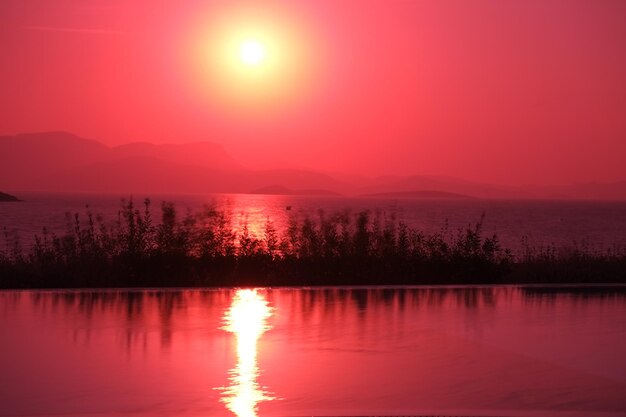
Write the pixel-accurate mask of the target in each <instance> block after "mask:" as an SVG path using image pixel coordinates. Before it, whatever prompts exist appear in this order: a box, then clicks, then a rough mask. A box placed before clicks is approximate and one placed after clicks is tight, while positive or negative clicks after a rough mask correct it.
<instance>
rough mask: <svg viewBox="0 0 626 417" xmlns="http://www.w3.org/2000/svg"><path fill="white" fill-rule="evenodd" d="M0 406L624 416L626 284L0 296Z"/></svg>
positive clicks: (174, 412)
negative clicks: (575, 286)
mask: <svg viewBox="0 0 626 417" xmlns="http://www.w3.org/2000/svg"><path fill="white" fill-rule="evenodd" d="M0 340H1V341H2V342H1V344H0V370H1V372H0V416H100V415H102V416H105V415H106V416H144V415H145V416H147V415H150V416H238V417H254V416H259V417H260V416H287V415H290V416H297V415H420V414H431V415H432V414H438V415H441V414H447V415H505V416H507V415H511V416H518V415H519V416H525V415H528V416H534V415H564V416H565V415H567V416H570V415H580V416H583V415H584V416H588V415H598V416H604V415H626V395H625V393H626V355H624V353H625V352H626V287H619V286H614V287H603V288H599V287H585V288H580V287H578V288H563V287H446V288H428V287H410V288H364V289H350V288H332V289H331V288H328V289H304V288H298V289H273V290H269V289H268V290H265V289H257V290H241V289H239V290H237V289H224V290H171V291H161V290H136V291H132V290H131V291H117V290H108V291H26V292H20V291H6V292H0Z"/></svg>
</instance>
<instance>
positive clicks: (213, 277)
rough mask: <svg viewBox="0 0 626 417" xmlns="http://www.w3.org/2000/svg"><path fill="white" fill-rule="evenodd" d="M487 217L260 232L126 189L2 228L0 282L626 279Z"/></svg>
mask: <svg viewBox="0 0 626 417" xmlns="http://www.w3.org/2000/svg"><path fill="white" fill-rule="evenodd" d="M483 219H484V216H483V217H482V218H481V219H480V220H479V221H478V222H477V223H476V224H475V225H473V226H471V227H468V228H466V229H465V230H457V231H450V230H448V228H447V226H444V227H443V228H442V229H441V230H440V231H439V232H437V233H432V234H426V233H423V232H421V231H419V230H415V229H413V228H410V227H408V226H407V225H406V224H404V223H402V222H398V221H396V220H395V217H394V216H391V218H381V216H380V215H375V216H372V215H371V214H370V213H369V212H367V211H362V212H358V213H351V212H349V211H343V212H337V213H332V214H326V213H324V212H323V211H319V212H318V214H317V216H316V217H315V218H313V217H311V216H305V217H304V218H302V219H298V218H297V217H296V216H292V217H291V218H290V221H289V224H288V226H287V228H286V230H284V232H279V231H278V230H277V229H276V227H275V226H274V224H273V223H272V222H271V221H270V220H269V219H268V220H267V222H266V224H265V227H264V232H263V234H262V236H257V235H255V234H253V233H252V232H251V230H250V228H249V225H248V224H247V223H244V224H243V225H242V226H241V227H239V228H234V227H233V224H232V218H231V216H230V215H229V214H227V213H226V212H225V211H220V210H216V209H214V208H210V207H206V208H204V209H203V210H202V211H200V212H196V213H193V212H188V213H187V214H186V215H184V216H181V215H180V214H179V213H178V212H177V210H176V207H175V205H174V203H171V202H163V203H162V204H161V219H160V221H158V222H155V221H154V219H153V217H152V211H151V203H150V200H149V199H146V200H144V202H143V207H136V206H135V204H134V202H133V200H132V199H129V200H122V206H121V209H120V211H119V213H118V217H117V220H116V221H115V222H114V223H113V224H112V225H109V224H107V223H106V222H105V221H104V220H103V219H102V218H101V217H97V216H94V215H93V214H92V213H91V212H90V211H89V208H87V211H86V213H85V214H84V215H83V216H82V218H81V216H80V215H79V214H78V213H75V214H74V215H73V216H72V217H71V220H72V221H71V223H70V224H69V226H68V230H67V231H66V232H65V234H63V235H56V234H53V233H50V232H48V231H47V230H46V229H44V230H43V232H42V234H41V235H39V236H36V237H35V239H34V243H33V244H32V245H31V246H30V247H29V248H28V249H26V250H24V249H23V248H22V246H21V245H20V242H19V236H15V235H11V234H9V233H8V232H6V231H5V245H4V246H5V248H4V249H2V250H0V277H1V278H0V287H3V288H90V287H91V288H96V287H199V286H213V287H222V286H309V285H310V286H314V285H316V286H323V285H416V284H507V283H564V282H567V283H585V282H591V283H597V282H606V283H609V282H626V253H625V252H624V251H623V250H619V249H616V248H615V249H611V250H605V251H592V250H589V249H588V248H585V247H577V246H573V247H570V248H560V249H557V248H555V247H546V248H538V249H537V248H530V247H529V246H528V245H525V250H524V251H523V253H522V254H521V255H517V256H515V255H513V254H512V252H511V251H510V250H508V249H504V248H502V247H501V245H500V243H499V241H498V237H497V236H496V235H492V236H488V237H485V236H483V228H482V225H483Z"/></svg>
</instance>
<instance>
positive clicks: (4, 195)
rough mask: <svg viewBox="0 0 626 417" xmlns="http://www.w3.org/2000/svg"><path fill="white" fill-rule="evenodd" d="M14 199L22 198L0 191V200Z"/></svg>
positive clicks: (12, 200)
mask: <svg viewBox="0 0 626 417" xmlns="http://www.w3.org/2000/svg"><path fill="white" fill-rule="evenodd" d="M15 201H22V200H20V199H19V198H17V197H15V196H13V195H11V194H7V193H3V192H0V202H15Z"/></svg>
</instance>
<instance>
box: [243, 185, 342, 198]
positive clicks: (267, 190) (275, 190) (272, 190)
mask: <svg viewBox="0 0 626 417" xmlns="http://www.w3.org/2000/svg"><path fill="white" fill-rule="evenodd" d="M248 194H273V195H317V196H324V195H327V196H339V195H341V194H339V193H336V192H334V191H330V190H321V189H311V188H309V189H301V190H294V189H291V188H287V187H283V186H280V185H270V186H267V187H261V188H257V189H256V190H252V191H250V192H249V193H248Z"/></svg>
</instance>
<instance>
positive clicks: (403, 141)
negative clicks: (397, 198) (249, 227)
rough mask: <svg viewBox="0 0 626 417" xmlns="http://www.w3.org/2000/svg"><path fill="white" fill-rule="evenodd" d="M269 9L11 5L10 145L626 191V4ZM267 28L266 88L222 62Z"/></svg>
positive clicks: (4, 24)
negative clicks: (156, 149)
mask: <svg viewBox="0 0 626 417" xmlns="http://www.w3.org/2000/svg"><path fill="white" fill-rule="evenodd" d="M259 4H260V3H259V2H251V3H246V2H240V1H237V2H235V1H222V2H217V1H210V0H203V1H196V0H186V1H165V0H145V1H141V0H132V1H129V0H91V1H84V0H55V1H49V0H3V1H2V2H0V92H1V98H2V99H1V100H0V114H1V115H2V116H1V118H0V134H15V133H21V132H32V131H47V130H66V131H70V132H73V133H76V134H78V135H80V136H84V137H88V138H92V139H96V140H99V141H102V142H105V143H109V144H120V143H125V142H130V141H139V140H141V141H151V142H157V143H161V142H187V141H195V140H211V141H215V142H219V143H221V144H223V145H224V147H225V148H226V149H227V151H229V152H230V153H231V154H232V155H233V156H234V157H236V158H237V159H239V160H240V161H242V162H243V163H244V164H246V165H248V166H251V167H270V166H281V167H282V166H287V167H303V168H312V169H319V170H328V171H342V172H356V173H365V174H370V175H381V174H440V175H451V176H458V177H462V178H466V179H471V180H479V181H488V182H492V183H510V184H554V183H570V182H585V181H616V180H626V2H624V1H623V0H611V1H603V0H589V1H580V0H562V1H561V0H524V1H522V0H520V1H512V0H511V1H500V0H493V1H478V0H458V1H455V0H437V1H418V0H416V1H403V2H400V1H389V0H387V1H364V0H358V1H357V0H355V1H352V0H350V1H349V0H342V1H323V0H322V1H309V2H298V1H285V2H272V3H266V4H263V5H262V6H259ZM258 25H260V27H263V28H265V30H266V31H267V30H268V29H267V28H270V31H271V32H272V33H271V34H270V35H268V36H270V38H272V37H273V38H272V39H271V40H272V41H273V42H276V43H277V44H282V45H287V44H288V45H289V47H288V48H284V49H282V50H281V51H282V54H283V55H282V61H281V62H282V63H281V66H279V65H278V64H277V68H278V69H274V70H273V71H275V72H274V73H273V74H270V75H268V78H261V77H258V78H259V80H256V81H254V80H253V81H254V82H255V83H256V84H254V85H252V83H253V81H250V83H251V84H246V83H241V79H238V78H236V76H234V75H232V74H231V73H230V72H229V71H230V69H228V70H227V69H225V68H221V67H220V68H218V67H216V66H215V65H214V62H213V61H211V62H213V63H212V64H207V60H209V61H210V60H211V59H213V58H210V57H209V55H211V53H210V52H209V51H210V50H211V48H213V47H216V48H217V47H223V45H221V44H220V42H222V40H223V39H225V36H226V35H224V33H226V32H225V31H228V30H235V31H241V32H242V33H243V32H245V31H246V30H251V29H256V28H257V26H258ZM266 34H267V33H266ZM224 42H225V41H224ZM220 45H221V46H220ZM198 51H207V52H206V54H207V57H203V56H201V55H202V53H203V52H198ZM268 71H269V70H268ZM231 72H232V71H231ZM246 76H248V75H246ZM257 81H258V82H257ZM246 82H247V81H246Z"/></svg>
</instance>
